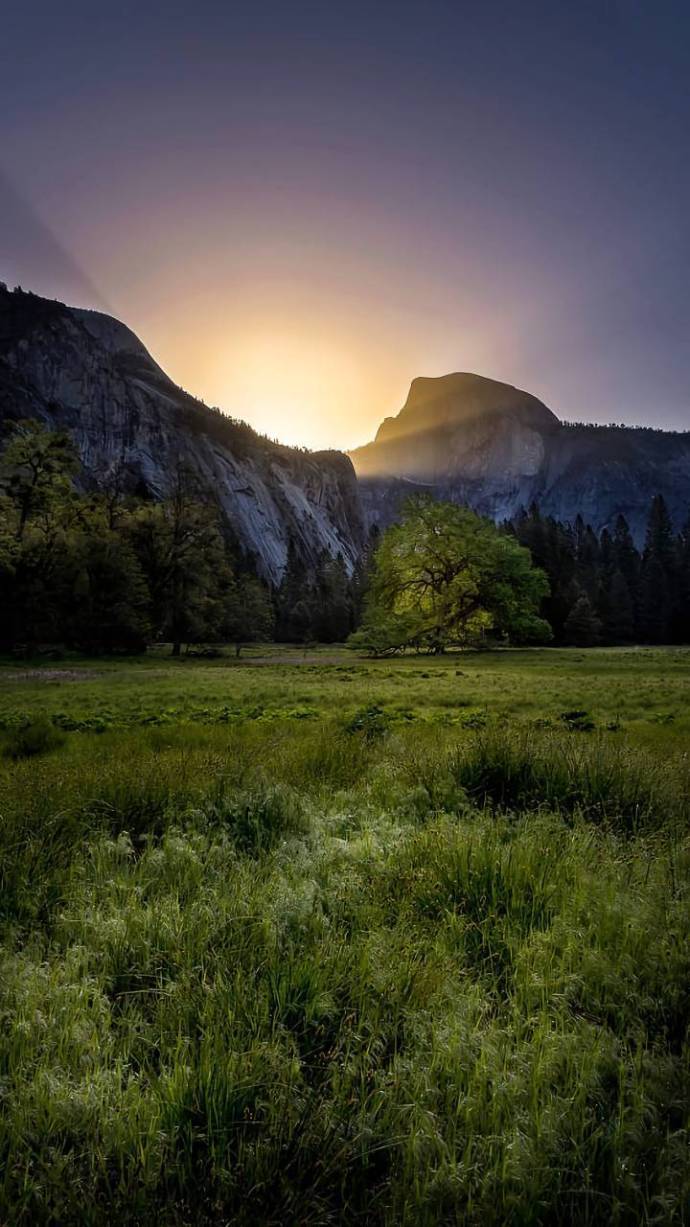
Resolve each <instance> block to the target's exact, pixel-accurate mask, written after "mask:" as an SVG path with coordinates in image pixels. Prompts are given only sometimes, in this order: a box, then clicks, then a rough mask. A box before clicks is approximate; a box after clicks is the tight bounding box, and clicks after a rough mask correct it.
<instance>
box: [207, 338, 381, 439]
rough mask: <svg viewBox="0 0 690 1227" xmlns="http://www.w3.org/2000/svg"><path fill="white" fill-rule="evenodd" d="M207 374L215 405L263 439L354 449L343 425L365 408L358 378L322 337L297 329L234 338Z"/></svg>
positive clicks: (342, 353) (347, 359) (347, 357)
mask: <svg viewBox="0 0 690 1227" xmlns="http://www.w3.org/2000/svg"><path fill="white" fill-rule="evenodd" d="M204 375H205V378H204V381H203V382H204V384H205V385H206V386H211V387H213V388H214V389H215V397H216V400H217V403H218V404H219V405H220V407H221V408H222V409H225V410H226V411H227V412H229V413H232V414H233V415H234V416H237V417H240V418H243V419H244V420H246V421H248V422H251V424H252V426H254V428H255V429H256V430H258V431H260V432H261V433H262V434H266V435H269V436H270V437H271V438H276V439H279V440H280V441H281V442H282V443H290V444H294V445H301V446H304V447H309V448H324V447H334V446H335V447H337V446H341V447H347V446H351V444H352V441H353V434H352V430H351V429H348V421H352V420H353V419H355V418H356V417H357V416H358V415H357V409H358V407H360V406H361V405H362V401H363V397H364V395H365V384H364V378H363V372H362V369H361V366H360V364H359V363H358V362H357V360H356V358H355V357H354V356H353V355H352V354H351V353H350V352H348V350H347V348H345V347H340V346H339V345H337V344H335V343H334V342H333V341H332V340H330V339H329V338H328V337H326V336H324V335H319V334H315V333H314V332H313V331H310V330H307V329H302V328H296V327H291V328H284V327H281V328H276V329H272V330H262V331H261V332H252V333H247V334H244V335H243V334H239V335H237V334H236V335H235V336H234V337H233V339H232V343H231V344H230V345H227V346H223V348H222V349H221V348H220V347H219V348H218V349H217V352H216V357H215V361H213V360H212V361H211V362H210V364H209V367H208V369H207V370H206V371H205V372H204ZM334 423H337V424H338V434H339V435H340V437H339V438H336V439H334ZM356 437H357V436H356V433H355V438H356Z"/></svg>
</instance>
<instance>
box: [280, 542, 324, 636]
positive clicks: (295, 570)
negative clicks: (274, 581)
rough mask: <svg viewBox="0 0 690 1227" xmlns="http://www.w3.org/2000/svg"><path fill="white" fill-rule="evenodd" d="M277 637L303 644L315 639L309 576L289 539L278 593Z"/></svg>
mask: <svg viewBox="0 0 690 1227" xmlns="http://www.w3.org/2000/svg"><path fill="white" fill-rule="evenodd" d="M276 606H277V626H276V633H277V638H278V639H279V640H280V641H281V642H283V643H306V642H307V641H308V640H309V639H313V638H314V621H315V616H316V602H315V597H314V592H313V588H312V583H311V577H310V575H309V572H308V570H307V568H306V566H305V565H304V563H303V561H302V559H301V558H300V557H299V556H298V554H297V551H296V549H295V547H294V545H293V543H292V542H290V544H289V546H288V556H287V565H286V567H285V572H284V574H283V579H282V582H281V584H280V587H279V589H278V592H277V597H276Z"/></svg>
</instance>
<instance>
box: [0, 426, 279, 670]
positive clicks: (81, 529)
mask: <svg viewBox="0 0 690 1227" xmlns="http://www.w3.org/2000/svg"><path fill="white" fill-rule="evenodd" d="M78 468H79V461H78V457H77V454H76V451H75V448H74V445H73V443H72V442H71V440H70V438H69V436H68V435H66V434H61V433H58V432H54V431H48V430H46V429H45V428H44V427H42V426H41V425H40V424H38V423H36V422H31V421H25V422H20V423H18V424H17V425H16V426H15V428H14V431H13V434H12V436H11V437H10V439H9V441H8V443H7V444H6V446H5V447H4V449H3V451H2V454H1V455H0V596H1V599H0V647H1V648H2V649H3V650H5V651H7V650H14V651H22V650H24V649H26V650H31V649H34V648H35V647H37V646H39V645H49V644H58V645H62V646H65V647H69V648H76V649H79V650H81V651H86V652H96V653H99V652H112V651H130V652H131V651H141V650H143V649H144V648H145V647H146V646H147V644H149V643H151V642H154V641H156V640H163V641H165V642H170V643H172V645H173V646H172V650H173V653H174V654H176V655H177V654H179V653H180V651H181V650H182V646H183V645H184V644H190V643H212V642H216V641H223V642H232V643H235V644H236V645H237V647H238V650H239V647H240V646H241V644H242V643H244V642H247V641H250V640H251V641H255V640H262V639H271V638H272V637H273V632H274V620H275V619H274V610H273V605H272V601H271V597H270V594H269V592H268V590H267V588H266V587H265V586H264V585H263V584H261V582H260V581H259V580H258V579H257V577H256V576H255V575H254V574H252V573H251V571H249V570H247V569H246V568H243V566H242V563H241V559H239V558H238V556H237V554H236V552H235V551H234V549H233V545H232V542H231V541H230V540H229V539H228V538H227V537H226V536H224V534H223V531H222V523H221V518H220V515H219V513H218V509H217V508H216V507H214V506H213V504H209V503H208V501H202V499H201V498H200V497H199V491H198V490H197V489H196V486H195V479H194V475H193V474H192V473H190V472H189V471H188V470H186V469H185V468H184V467H183V466H182V465H180V466H179V467H178V469H177V471H176V473H175V474H174V478H173V483H172V492H171V494H170V497H169V498H167V499H165V500H164V501H162V502H155V503H154V502H146V501H142V500H141V499H133V498H130V497H127V496H126V495H125V494H124V493H123V492H122V490H121V489H120V488H119V484H118V481H117V478H113V479H112V480H111V481H109V482H105V483H104V485H103V488H102V489H101V490H99V491H98V492H97V493H83V492H79V491H77V490H76V489H75V488H74V486H73V481H72V479H73V477H74V476H75V474H76V473H77V471H78Z"/></svg>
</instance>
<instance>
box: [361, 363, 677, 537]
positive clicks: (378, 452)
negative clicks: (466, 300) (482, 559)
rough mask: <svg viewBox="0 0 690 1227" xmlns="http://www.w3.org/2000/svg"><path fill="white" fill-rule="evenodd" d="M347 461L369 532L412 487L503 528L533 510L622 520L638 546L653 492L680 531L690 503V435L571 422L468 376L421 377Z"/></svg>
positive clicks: (602, 522)
mask: <svg viewBox="0 0 690 1227" xmlns="http://www.w3.org/2000/svg"><path fill="white" fill-rule="evenodd" d="M348 454H349V456H350V458H351V459H352V461H353V464H354V466H355V470H356V472H357V476H358V479H359V486H360V495H361V497H362V500H363V504H364V508H365V514H366V516H367V520H368V522H369V523H370V524H371V523H378V524H385V523H387V522H389V521H390V520H392V519H394V518H395V515H396V513H397V507H398V506H399V503H400V499H401V498H402V497H403V495H404V494H405V493H409V492H410V486H412V487H418V488H419V489H420V490H421V489H424V490H427V491H428V490H429V489H430V488H432V489H433V490H434V492H435V493H436V494H437V495H438V496H439V497H442V498H448V499H451V500H452V501H455V502H462V503H467V504H468V505H469V506H471V507H472V508H473V509H474V510H476V511H478V512H480V513H481V514H484V515H488V516H490V517H491V518H492V519H494V520H502V519H511V518H512V517H513V516H515V515H517V514H518V513H519V512H520V510H521V509H522V508H525V507H528V506H529V505H530V504H531V503H533V502H536V503H537V504H538V505H539V507H540V509H541V511H542V512H543V513H544V514H545V515H552V516H554V518H555V519H558V520H562V521H564V522H569V523H572V522H573V521H574V520H575V518H576V517H577V515H578V514H580V515H582V517H583V518H584V519H585V520H586V521H587V522H588V523H590V524H592V526H593V527H594V528H595V529H596V530H597V531H601V530H602V529H603V528H607V527H608V528H610V527H612V526H613V523H614V522H615V519H616V517H617V516H618V515H619V514H622V515H625V517H626V519H628V521H629V523H630V527H631V530H632V532H633V534H634V536H635V538H636V540H637V541H638V542H640V541H641V540H642V538H643V536H644V529H645V524H646V518H647V513H648V510H649V504H650V501H651V499H652V497H653V496H654V495H655V494H657V493H661V494H663V495H664V497H665V499H666V501H667V503H668V505H669V509H670V511H671V514H672V517H673V518H674V520H675V521H676V522H677V523H680V522H681V521H682V520H683V519H684V518H685V516H686V515H687V513H688V509H689V506H690V432H688V433H683V432H677V431H662V430H656V429H654V428H651V427H627V426H612V425H608V426H606V425H599V424H591V425H590V424H587V423H568V422H563V421H561V420H560V419H559V418H558V417H557V416H556V415H555V414H554V413H553V411H552V410H551V409H549V408H547V406H546V405H544V404H543V402H542V401H539V400H538V399H537V398H536V397H534V396H532V395H531V394H530V393H528V392H524V391H522V389H520V388H516V387H514V386H513V385H512V384H506V383H502V382H500V381H498V380H492V379H487V378H486V377H485V376H481V375H474V374H470V373H467V372H456V373H455V374H451V375H443V376H439V377H437V378H434V377H426V378H422V379H417V380H413V382H412V384H411V386H410V393H409V395H408V398H407V400H406V402H405V404H404V405H403V407H402V409H401V410H400V412H399V414H397V416H396V417H393V418H386V419H384V421H383V422H382V424H381V426H380V427H379V429H378V431H377V433H376V436H375V438H374V440H373V441H372V442H371V443H369V444H365V445H364V446H363V447H360V448H355V449H353V450H351V451H350V452H349V453H348Z"/></svg>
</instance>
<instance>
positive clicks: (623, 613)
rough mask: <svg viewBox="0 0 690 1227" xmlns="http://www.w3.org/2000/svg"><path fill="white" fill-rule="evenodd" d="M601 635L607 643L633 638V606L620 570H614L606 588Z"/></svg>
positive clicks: (628, 640) (624, 641) (631, 639)
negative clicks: (606, 596)
mask: <svg viewBox="0 0 690 1227" xmlns="http://www.w3.org/2000/svg"><path fill="white" fill-rule="evenodd" d="M607 595H608V599H607V602H606V613H605V617H604V618H603V635H604V639H605V640H606V642H607V643H632V642H633V640H634V639H635V607H634V605H633V600H632V597H631V595H630V589H629V588H628V583H627V580H626V578H625V576H624V575H623V573H622V571H614V573H613V576H612V578H611V583H610V586H609V588H608V594H607Z"/></svg>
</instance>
